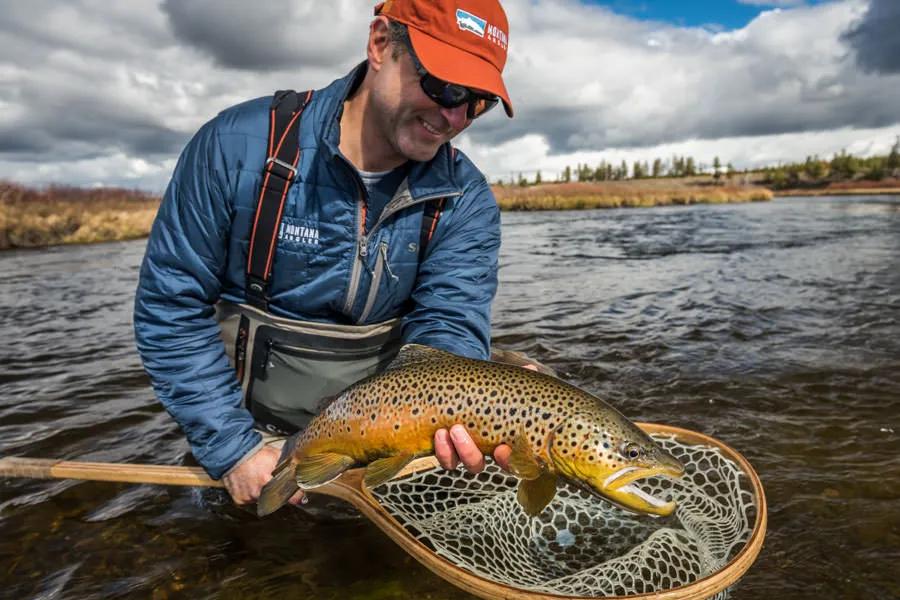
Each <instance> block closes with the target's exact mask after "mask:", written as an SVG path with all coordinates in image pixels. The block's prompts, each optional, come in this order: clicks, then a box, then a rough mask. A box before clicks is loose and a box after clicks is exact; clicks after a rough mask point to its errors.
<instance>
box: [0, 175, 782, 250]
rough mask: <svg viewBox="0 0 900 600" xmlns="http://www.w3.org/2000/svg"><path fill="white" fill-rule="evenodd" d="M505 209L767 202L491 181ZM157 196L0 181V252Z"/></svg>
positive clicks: (116, 216) (116, 215) (126, 223)
mask: <svg viewBox="0 0 900 600" xmlns="http://www.w3.org/2000/svg"><path fill="white" fill-rule="evenodd" d="M494 193H495V195H496V197H497V202H498V204H499V205H500V208H502V209H504V210H566V209H587V208H619V207H638V206H667V205H684V204H699V203H725V202H750V201H758V200H769V199H771V198H772V193H771V192H770V191H768V190H767V189H765V188H762V187H757V186H719V185H708V184H707V185H703V184H697V183H693V184H687V183H683V182H680V181H677V180H671V179H665V180H640V181H623V182H611V183H565V184H563V183H560V184H545V185H537V186H530V187H517V186H516V187H514V186H495V187H494ZM158 207H159V198H158V197H156V196H152V195H150V194H147V193H144V192H139V191H136V190H125V189H118V188H99V189H81V188H73V187H49V188H46V189H43V190H37V189H31V188H27V187H24V186H21V185H18V184H15V183H9V182H4V181H0V249H7V248H31V247H39V246H50V245H55V244H79V243H89V242H107V241H114V240H126V239H133V238H141V237H146V236H147V235H148V234H149V233H150V227H151V226H152V224H153V219H154V217H155V216H156V211H157V209H158Z"/></svg>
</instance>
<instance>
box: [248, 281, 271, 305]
mask: <svg viewBox="0 0 900 600" xmlns="http://www.w3.org/2000/svg"><path fill="white" fill-rule="evenodd" d="M244 294H245V296H246V297H247V302H248V303H249V304H250V306H255V307H256V308H259V309H261V310H268V309H269V296H268V295H269V284H268V283H267V282H266V280H265V279H260V278H259V277H256V276H255V275H251V274H250V273H247V287H246V288H245V289H244Z"/></svg>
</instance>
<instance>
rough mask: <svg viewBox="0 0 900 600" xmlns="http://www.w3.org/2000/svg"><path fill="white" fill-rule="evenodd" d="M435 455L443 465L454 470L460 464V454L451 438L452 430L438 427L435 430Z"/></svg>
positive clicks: (449, 469)
mask: <svg viewBox="0 0 900 600" xmlns="http://www.w3.org/2000/svg"><path fill="white" fill-rule="evenodd" d="M434 456H435V458H437V460H438V462H439V463H440V464H441V466H442V467H444V468H445V469H447V470H448V471H452V470H453V469H455V468H456V465H458V464H459V455H457V454H456V448H455V447H454V445H453V441H452V440H451V439H450V432H449V431H447V430H446V429H438V430H437V431H435V432H434Z"/></svg>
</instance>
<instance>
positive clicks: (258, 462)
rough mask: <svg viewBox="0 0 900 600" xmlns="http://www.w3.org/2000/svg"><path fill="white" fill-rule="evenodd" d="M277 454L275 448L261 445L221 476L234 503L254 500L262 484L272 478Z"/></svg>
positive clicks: (257, 496) (249, 502) (252, 501)
mask: <svg viewBox="0 0 900 600" xmlns="http://www.w3.org/2000/svg"><path fill="white" fill-rule="evenodd" d="M279 455H280V453H279V451H278V450H276V449H275V448H272V447H270V446H263V447H262V448H260V449H259V450H258V451H256V453H254V454H253V455H252V456H250V457H249V458H247V459H246V460H244V461H243V462H241V463H240V464H239V465H238V466H237V467H235V468H233V469H232V470H231V471H230V472H229V473H228V474H227V475H225V477H223V478H222V482H223V483H224V484H225V489H226V490H228V493H229V494H230V495H231V499H232V500H233V501H234V503H235V504H237V505H244V504H252V503H254V502H256V500H257V498H259V494H260V491H261V490H262V488H263V486H264V485H265V484H266V483H268V481H269V480H270V479H271V478H272V469H274V468H275V465H276V464H277V463H278V457H279Z"/></svg>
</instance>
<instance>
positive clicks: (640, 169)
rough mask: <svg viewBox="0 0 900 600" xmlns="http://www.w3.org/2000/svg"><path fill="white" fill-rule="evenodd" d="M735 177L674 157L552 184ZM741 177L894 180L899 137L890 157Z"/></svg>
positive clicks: (569, 172)
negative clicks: (889, 178) (703, 176)
mask: <svg viewBox="0 0 900 600" xmlns="http://www.w3.org/2000/svg"><path fill="white" fill-rule="evenodd" d="M698 165H699V166H698ZM736 173H738V171H737V170H735V168H734V166H733V165H732V164H731V163H730V162H729V163H727V164H726V165H724V166H723V165H722V161H721V160H720V159H719V157H718V156H716V157H715V158H713V162H712V166H711V167H710V168H707V167H706V166H705V165H702V164H700V163H698V162H697V161H696V160H695V159H694V157H692V156H678V155H675V156H672V157H671V158H670V159H666V160H664V159H662V158H656V159H654V160H653V161H652V162H649V161H634V162H633V163H632V164H631V166H630V167H629V165H628V163H627V162H626V161H624V160H623V161H622V162H620V163H618V164H615V163H613V162H607V161H605V160H601V161H600V163H599V164H597V165H595V166H593V167H592V166H590V165H588V164H578V165H576V166H575V167H574V168H572V167H571V166H566V168H565V169H563V171H562V173H560V174H558V175H557V177H556V179H555V180H554V181H555V182H556V183H569V182H572V181H621V180H625V179H648V178H661V177H695V176H699V175H706V174H708V175H711V176H712V178H713V181H714V182H716V183H719V182H721V180H722V178H723V177H724V178H726V179H728V180H730V179H731V178H732V177H733V176H734V175H735V174H736ZM741 173H744V174H747V173H761V174H762V181H761V183H764V184H767V185H771V186H773V187H776V188H784V187H795V186H797V185H801V184H803V183H806V184H811V183H820V182H823V181H845V180H853V179H872V180H880V179H883V178H885V177H897V176H900V137H898V138H897V141H896V142H895V143H894V145H893V146H892V147H891V151H890V153H888V154H887V155H885V156H873V157H870V158H860V157H856V156H853V155H851V154H848V153H847V152H846V151H843V150H842V151H841V152H840V153H839V154H835V155H834V157H833V158H831V159H830V160H825V159H821V158H819V157H818V156H808V157H807V158H806V161H805V162H802V163H792V164H788V165H778V166H774V167H764V168H762V169H755V170H752V171H748V170H744V171H741ZM498 183H499V184H500V185H503V184H504V183H505V182H504V181H503V180H499V181H498ZM509 183H510V184H515V185H519V186H523V187H524V186H527V185H534V184H540V183H544V179H543V177H542V175H541V172H540V171H537V172H536V173H535V176H534V179H533V180H529V178H528V177H526V176H525V175H524V174H522V173H519V175H518V177H517V178H511V180H510V181H509Z"/></svg>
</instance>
